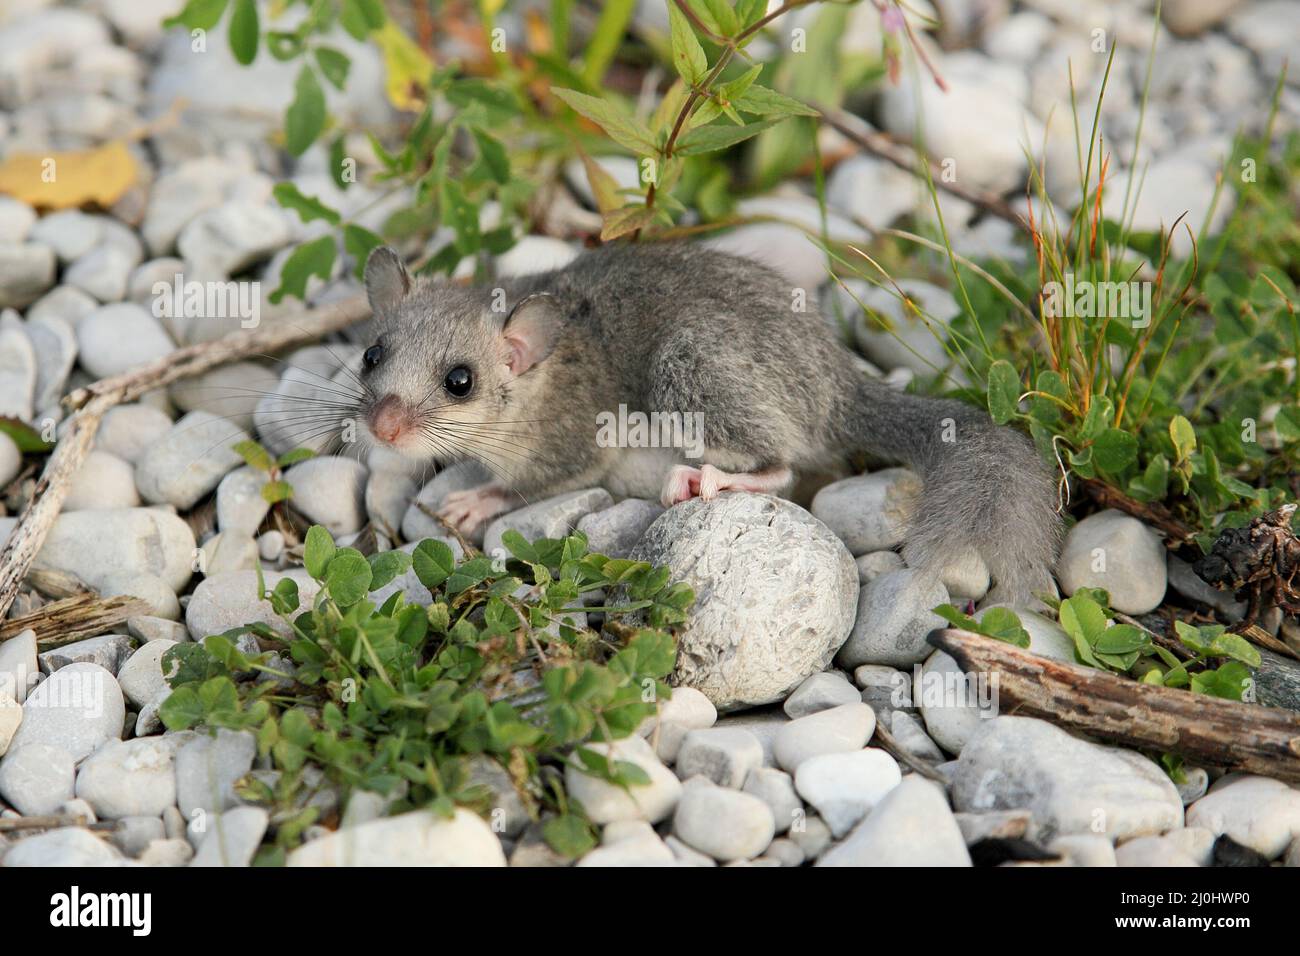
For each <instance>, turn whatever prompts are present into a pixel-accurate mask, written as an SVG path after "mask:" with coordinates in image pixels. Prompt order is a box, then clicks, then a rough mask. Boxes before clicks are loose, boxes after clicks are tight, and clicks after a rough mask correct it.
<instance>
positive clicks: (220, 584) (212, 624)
mask: <svg viewBox="0 0 1300 956" xmlns="http://www.w3.org/2000/svg"><path fill="white" fill-rule="evenodd" d="M285 577H290V578H293V580H294V581H296V582H297V584H298V596H299V599H300V600H301V602H302V603H304V604H306V603H309V602H310V601H312V600H314V599H315V597H316V594H317V593H318V592H319V590H320V586H319V585H318V584H317V583H316V582H315V581H313V580H312V578H311V576H310V575H309V574H307V572H306V571H305V570H303V569H301V568H299V569H296V570H294V571H288V572H284V573H280V572H276V571H268V572H266V573H264V574H263V576H262V579H263V581H264V582H265V584H266V587H267V588H268V589H274V588H275V586H276V584H278V583H279V581H280V579H281V578H285ZM256 621H261V622H263V623H264V624H267V625H269V626H270V627H271V629H272V630H274V631H275V632H276V633H277V634H281V635H282V636H284V637H286V638H287V637H289V635H290V633H291V631H290V628H289V625H288V624H287V623H286V622H285V621H284V620H282V619H281V618H280V617H279V616H278V615H277V614H276V613H275V612H274V611H273V610H272V609H271V602H270V601H259V600H258V599H257V573H256V572H255V571H229V572H227V573H225V574H214V575H211V576H210V577H206V578H204V579H203V580H202V581H201V582H199V586H198V587H196V588H195V589H194V593H193V594H192V595H190V603H189V605H188V606H187V607H186V609H185V626H186V627H188V628H189V631H190V636H191V637H193V638H194V640H196V641H202V640H203V638H205V637H207V636H208V635H209V634H223V633H225V632H226V631H228V630H230V629H231V628H232V627H241V626H243V625H245V624H252V623H254V622H256Z"/></svg>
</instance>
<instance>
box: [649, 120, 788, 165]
mask: <svg viewBox="0 0 1300 956" xmlns="http://www.w3.org/2000/svg"><path fill="white" fill-rule="evenodd" d="M779 122H780V120H779V119H764V120H759V121H758V122H757V123H749V124H747V125H745V126H731V125H721V124H718V125H713V126H701V127H699V128H698V129H693V130H691V131H690V132H689V133H687V134H686V135H685V136H683V137H682V138H681V139H680V140H679V141H678V143H677V150H676V152H675V153H674V155H678V156H699V155H701V154H702V153H712V152H716V151H717V150H720V149H727V148H729V147H731V146H735V145H736V144H737V143H743V142H744V141H745V140H747V139H749V138H750V137H752V136H757V135H758V134H759V133H761V132H763V130H765V129H769V128H771V127H772V126H775V125H776V124H777V123H779Z"/></svg>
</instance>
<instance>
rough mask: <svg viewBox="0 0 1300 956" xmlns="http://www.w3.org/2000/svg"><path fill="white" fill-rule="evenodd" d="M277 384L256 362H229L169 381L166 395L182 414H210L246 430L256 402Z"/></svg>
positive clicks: (268, 370) (272, 373)
mask: <svg viewBox="0 0 1300 956" xmlns="http://www.w3.org/2000/svg"><path fill="white" fill-rule="evenodd" d="M279 384H280V376H279V375H278V374H277V373H276V372H275V371H274V370H273V369H271V368H268V367H267V366H266V365H263V364H261V363H260V362H231V363H229V364H228V365H219V366H217V367H216V368H214V369H210V370H209V371H207V372H204V373H202V374H201V375H196V376H194V377H193V378H189V379H182V380H181V381H179V382H173V383H172V385H171V387H170V388H169V389H168V394H169V395H170V396H171V399H172V401H173V402H175V403H176V407H177V408H179V409H181V410H182V411H186V412H199V411H202V412H211V413H212V414H213V415H218V416H220V417H221V418H224V419H226V420H227V421H229V422H231V423H233V424H235V425H238V426H239V427H240V428H242V429H244V430H245V431H249V430H251V429H252V427H253V412H254V411H255V410H256V409H257V406H258V403H259V402H261V400H262V397H263V396H264V395H266V394H268V393H270V392H272V391H274V390H275V388H276V386H278V385H279Z"/></svg>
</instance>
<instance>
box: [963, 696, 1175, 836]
mask: <svg viewBox="0 0 1300 956" xmlns="http://www.w3.org/2000/svg"><path fill="white" fill-rule="evenodd" d="M952 793H953V804H954V805H955V806H956V808H957V809H958V810H962V811H966V812H973V811H980V810H1015V809H1020V808H1027V809H1029V810H1031V811H1032V812H1033V814H1034V822H1035V823H1036V824H1037V825H1038V827H1039V832H1040V835H1041V836H1042V838H1043V839H1045V840H1051V839H1052V838H1053V837H1056V836H1059V835H1063V834H1074V833H1104V834H1106V835H1108V836H1110V837H1112V838H1113V839H1126V838H1129V837H1135V836H1145V835H1148V834H1153V833H1162V832H1164V831H1165V830H1170V829H1173V828H1174V827H1179V826H1182V824H1183V802H1182V800H1181V799H1180V798H1179V796H1178V791H1177V790H1176V789H1175V788H1174V785H1173V783H1172V782H1170V780H1169V778H1168V777H1167V776H1166V775H1165V773H1164V771H1163V770H1161V769H1160V768H1159V767H1158V766H1156V765H1155V764H1154V763H1152V762H1151V761H1150V760H1148V759H1146V758H1145V757H1143V756H1141V755H1140V754H1137V753H1134V752H1132V751H1127V750H1120V749H1118V748H1112V747H1102V746H1100V745H1098V744H1093V743H1088V742H1087V741H1083V740H1080V739H1078V738H1077V737H1072V736H1071V735H1070V734H1068V733H1066V732H1065V731H1064V730H1061V729H1059V728H1057V727H1055V726H1053V725H1052V724H1049V723H1047V722H1046V721H1042V720H1035V719H1033V718H1031V717H1010V716H1006V717H996V718H994V719H992V720H988V721H983V722H982V723H981V726H980V727H979V729H978V730H977V731H976V732H975V734H974V736H972V737H971V739H970V740H969V741H968V742H967V744H966V746H965V747H964V748H963V749H962V752H961V757H960V759H959V760H958V763H957V768H956V773H955V775H954V779H953V791H952Z"/></svg>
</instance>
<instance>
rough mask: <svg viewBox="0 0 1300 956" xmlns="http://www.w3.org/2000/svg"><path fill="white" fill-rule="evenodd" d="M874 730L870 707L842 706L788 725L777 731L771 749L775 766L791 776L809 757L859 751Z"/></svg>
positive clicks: (874, 718)
mask: <svg viewBox="0 0 1300 956" xmlns="http://www.w3.org/2000/svg"><path fill="white" fill-rule="evenodd" d="M875 730H876V715H875V713H874V712H872V710H871V708H870V707H868V706H867V705H866V704H864V703H861V702H858V703H856V704H842V705H841V706H839V707H832V708H830V709H829V710H823V711H819V712H818V713H815V714H810V715H809V716H807V717H800V718H799V719H798V720H792V721H790V722H789V723H788V724H786V725H785V726H784V727H782V728H781V729H780V730H778V731H777V733H776V739H775V741H774V742H773V748H772V749H773V753H774V754H775V756H776V762H777V764H778V765H780V767H781V768H782V769H783V770H788V771H790V772H791V773H794V772H795V771H797V770H798V769H799V767H800V766H801V765H802V764H803V762H804V761H805V760H808V759H810V758H812V757H817V756H820V755H822V754H833V753H848V752H851V751H855V750H861V749H862V748H863V747H865V746H866V744H867V741H868V740H870V739H871V735H872V734H873V733H875Z"/></svg>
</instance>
